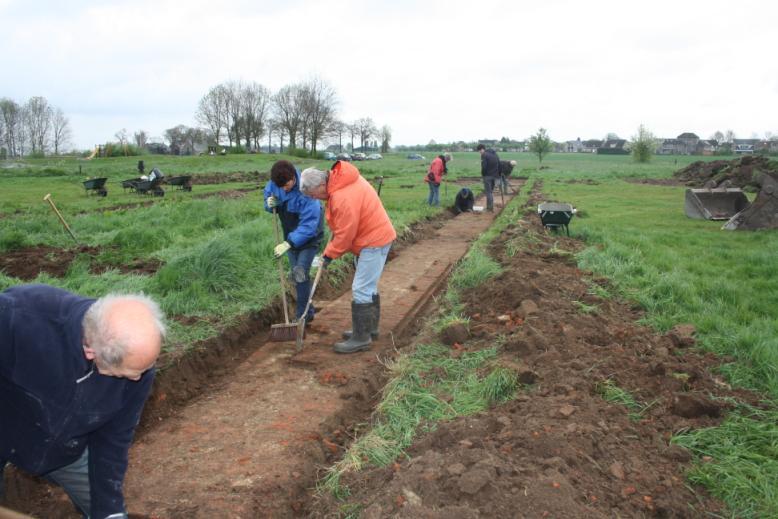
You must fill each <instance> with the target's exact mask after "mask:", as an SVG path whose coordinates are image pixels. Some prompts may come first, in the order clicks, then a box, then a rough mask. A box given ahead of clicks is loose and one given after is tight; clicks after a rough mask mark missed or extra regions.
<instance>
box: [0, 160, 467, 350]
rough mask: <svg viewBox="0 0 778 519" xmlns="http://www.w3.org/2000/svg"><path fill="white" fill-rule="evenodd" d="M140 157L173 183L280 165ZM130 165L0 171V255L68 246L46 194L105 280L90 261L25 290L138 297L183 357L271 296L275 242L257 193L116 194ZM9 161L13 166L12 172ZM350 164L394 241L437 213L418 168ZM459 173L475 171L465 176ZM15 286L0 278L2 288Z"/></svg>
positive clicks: (343, 268)
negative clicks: (94, 252)
mask: <svg viewBox="0 0 778 519" xmlns="http://www.w3.org/2000/svg"><path fill="white" fill-rule="evenodd" d="M140 158H142V159H143V160H144V161H145V162H146V168H147V171H148V170H150V169H151V168H152V167H155V166H156V167H159V168H160V169H161V170H162V171H163V172H164V173H165V174H166V175H167V176H173V175H176V174H183V173H187V174H189V173H191V174H195V175H196V174H199V173H216V172H224V173H231V172H240V171H259V172H265V173H266V172H267V171H268V170H269V169H270V166H271V165H272V163H273V162H274V161H275V160H278V159H280V158H289V157H284V156H275V155H236V156H227V157H166V156H144V157H140ZM137 160H138V157H129V158H118V159H93V160H91V161H84V160H76V159H67V160H47V159H38V160H30V161H24V162H20V163H19V162H11V161H5V162H4V163H0V186H2V187H3V189H0V214H2V215H3V216H2V217H0V253H3V252H6V251H9V250H14V249H19V248H23V247H29V246H33V245H47V246H53V247H58V248H69V247H72V246H73V240H72V239H71V237H70V236H69V235H68V234H66V233H65V232H64V230H63V228H62V226H61V224H60V222H59V221H58V220H57V217H56V216H55V215H54V213H53V212H52V210H51V209H50V207H49V206H48V204H46V203H45V202H44V201H43V196H44V195H45V194H46V193H52V195H53V197H54V200H55V202H56V204H57V206H58V208H59V209H60V211H61V213H62V215H63V216H64V218H65V219H66V221H67V222H68V224H69V225H70V227H71V229H72V230H73V232H74V233H75V235H76V237H77V238H78V240H79V243H81V244H86V245H90V246H95V247H99V248H100V254H99V255H98V256H97V258H96V259H95V261H96V262H97V263H98V264H99V265H100V266H102V267H103V268H107V271H106V272H105V273H103V274H100V275H96V274H92V273H90V272H89V264H88V261H87V260H86V259H85V258H83V259H79V260H78V261H76V262H74V264H73V265H72V266H71V268H70V270H69V272H68V274H67V276H66V277H64V278H62V279H54V278H51V277H49V276H46V275H39V276H38V278H37V279H35V280H33V281H34V282H41V283H48V284H52V285H56V286H60V287H63V288H66V289H69V290H72V291H74V292H78V293H81V294H84V295H89V296H100V295H103V294H105V293H108V292H127V291H133V292H136V291H142V292H145V293H147V294H149V295H151V296H153V297H155V298H156V299H157V300H159V302H160V304H161V306H162V308H163V310H164V311H165V312H166V313H167V314H168V315H169V316H182V317H187V319H186V322H188V323H193V324H187V325H186V326H184V325H181V324H179V323H178V322H177V321H176V320H171V334H170V336H169V340H168V341H167V343H166V345H165V349H166V351H182V350H185V349H187V348H188V347H189V346H190V345H191V344H193V343H194V342H195V341H199V340H202V339H206V338H209V337H212V336H214V335H216V334H218V333H219V332H220V331H221V330H223V329H225V328H226V327H228V326H230V325H231V324H232V323H235V322H236V321H237V320H238V319H239V318H240V316H242V315H247V314H249V313H251V312H254V311H258V310H261V309H262V308H265V307H267V306H268V305H269V304H271V303H272V302H273V301H275V300H276V299H277V298H278V294H279V291H280V286H279V281H278V274H277V269H276V266H275V263H274V261H273V258H272V253H271V251H272V247H273V245H274V244H275V240H274V238H273V230H272V219H271V216H270V215H269V214H268V213H266V212H265V211H264V209H263V208H262V201H261V200H262V198H261V197H262V195H261V191H259V190H254V191H249V192H248V193H246V195H245V196H243V197H238V198H227V199H223V198H222V197H209V198H196V195H199V194H203V193H208V192H217V191H225V190H235V189H239V188H251V187H254V188H257V187H258V186H257V185H256V183H254V184H252V183H246V182H237V183H224V184H216V185H195V187H194V190H193V192H192V193H186V192H183V191H179V190H175V189H168V190H167V192H166V196H165V197H162V198H153V197H144V196H139V195H137V194H134V193H129V192H128V193H125V192H123V191H122V190H121V188H120V187H119V186H118V182H119V181H120V180H122V179H125V178H132V177H134V176H137V170H136V164H137ZM290 160H292V162H293V163H294V164H295V165H296V166H298V167H300V168H305V167H308V166H310V165H317V166H318V167H322V168H325V167H327V166H328V165H329V163H327V162H321V161H313V160H306V159H298V158H291V159H290ZM16 164H20V165H21V167H15V165H16ZM473 164H474V165H473V167H475V166H477V163H475V162H474V163H473ZM356 165H357V167H359V168H360V169H361V171H362V173H363V175H364V176H366V177H367V178H373V176H376V175H382V176H384V177H385V178H386V181H385V184H384V185H383V187H382V190H381V198H382V201H383V203H384V205H385V207H386V209H387V211H388V213H389V216H390V218H391V219H392V222H393V224H394V226H395V228H396V230H397V232H398V234H399V235H401V236H403V235H405V236H408V235H409V234H410V233H412V226H413V224H414V223H415V222H419V221H424V220H427V219H430V218H433V217H435V216H437V215H438V214H440V212H441V209H439V208H431V207H429V206H427V204H426V196H427V187H426V185H425V184H424V183H423V171H424V170H425V169H426V167H427V165H425V164H421V163H418V162H414V161H407V160H405V159H404V158H401V157H392V156H390V157H389V158H388V159H386V160H385V161H380V162H378V161H377V162H375V163H371V162H361V163H356ZM11 166H13V167H11ZM79 167H81V173H78V169H79ZM460 173H462V174H463V175H465V176H467V175H472V174H475V172H474V171H470V170H468V169H467V168H465V167H463V168H462V169H461V171H460ZM87 175H88V176H107V177H109V184H108V189H109V194H108V196H107V197H105V198H103V197H96V196H86V195H85V193H84V190H83V187H82V184H81V182H82V180H83V179H84V178H85V177H86V176H87ZM452 175H454V172H452ZM264 184H265V183H264V182H262V185H261V187H264ZM401 186H411V187H410V188H408V187H401ZM455 192H456V190H455V189H454V187H453V186H452V187H451V189H450V191H449V193H448V197H447V198H446V197H445V196H443V203H446V202H448V203H451V202H452V201H453V198H454V195H455ZM139 204H149V205H139ZM128 205H129V207H127V206H128ZM150 259H154V260H158V261H160V262H162V264H163V266H162V268H160V269H159V271H158V272H156V273H155V274H154V275H151V276H149V275H133V274H126V273H122V272H121V271H120V270H119V267H120V266H123V265H126V264H129V263H131V262H134V261H136V260H150ZM349 261H350V257H348V256H347V257H344V258H343V259H342V260H338V261H336V262H334V263H333V265H332V266H331V267H330V269H329V276H330V279H331V280H333V281H335V282H338V281H342V280H343V279H344V278H345V276H346V272H347V270H348V268H347V267H348V262H349ZM21 282H22V281H21V280H19V279H16V278H11V277H8V276H7V275H3V274H2V273H0V289H4V288H6V287H8V286H11V285H15V284H19V283H21Z"/></svg>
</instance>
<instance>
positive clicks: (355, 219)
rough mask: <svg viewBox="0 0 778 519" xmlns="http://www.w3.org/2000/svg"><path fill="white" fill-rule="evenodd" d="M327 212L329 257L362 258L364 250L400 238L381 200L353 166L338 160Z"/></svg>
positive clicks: (329, 191) (329, 186)
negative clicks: (349, 253) (360, 255)
mask: <svg viewBox="0 0 778 519" xmlns="http://www.w3.org/2000/svg"><path fill="white" fill-rule="evenodd" d="M327 194H328V195H329V200H327V210H326V211H325V213H324V216H325V218H327V225H329V226H330V231H332V239H331V240H330V242H329V243H328V244H327V247H326V248H325V249H324V255H325V256H327V257H328V258H331V259H335V258H339V257H340V256H342V255H343V254H344V253H346V252H352V253H354V254H356V255H359V252H360V251H361V250H362V249H364V248H365V247H383V246H384V245H388V244H390V243H391V242H392V241H394V239H395V238H397V233H396V232H395V231H394V227H392V222H391V221H390V220H389V215H388V214H386V209H384V206H383V204H381V199H380V198H378V194H377V193H376V192H375V189H373V186H371V185H370V182H368V181H367V180H365V179H364V178H363V177H362V175H360V174H359V170H358V169H357V168H356V167H355V166H354V165H353V164H351V163H349V162H344V161H338V162H336V163H335V165H334V166H333V167H332V170H331V171H330V176H329V179H328V181H327Z"/></svg>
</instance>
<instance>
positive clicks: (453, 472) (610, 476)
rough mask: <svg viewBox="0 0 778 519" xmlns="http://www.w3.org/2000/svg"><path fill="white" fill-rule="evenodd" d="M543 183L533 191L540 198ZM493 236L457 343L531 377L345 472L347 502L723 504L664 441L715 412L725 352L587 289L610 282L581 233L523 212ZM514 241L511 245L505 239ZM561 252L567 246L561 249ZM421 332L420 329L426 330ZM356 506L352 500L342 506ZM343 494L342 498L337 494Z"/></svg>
mask: <svg viewBox="0 0 778 519" xmlns="http://www.w3.org/2000/svg"><path fill="white" fill-rule="evenodd" d="M540 200H541V197H539V196H537V197H535V198H534V199H533V200H531V201H530V203H529V205H530V206H531V205H534V204H536V203H537V202H538V201H540ZM528 218H529V220H527V219H526V218H525V219H524V220H522V221H520V222H517V224H516V225H514V226H512V227H510V228H508V229H507V230H506V231H505V232H504V233H503V234H502V236H501V237H500V238H499V239H497V240H495V241H494V242H493V243H494V245H493V247H492V249H491V251H490V252H491V254H492V255H493V256H494V257H495V258H497V259H498V260H499V262H500V263H501V264H502V265H503V267H504V268H505V271H504V272H503V274H501V275H500V276H499V277H498V278H496V279H495V280H494V281H493V282H490V283H488V284H486V285H485V286H482V287H480V288H478V289H476V290H473V291H471V292H469V293H468V294H466V295H465V296H464V301H465V302H466V303H467V314H468V315H469V316H470V317H471V332H472V338H471V339H469V340H467V341H466V342H464V343H461V344H459V343H457V345H456V347H454V348H452V355H460V354H461V348H462V347H464V350H465V351H467V350H476V349H479V348H483V347H487V346H490V345H493V344H495V343H502V344H503V348H502V354H501V362H502V363H503V364H504V365H505V366H508V367H510V368H512V369H515V370H516V372H517V373H518V374H519V377H520V380H522V381H523V382H525V383H527V384H530V386H529V387H527V388H525V389H524V390H522V391H521V392H520V393H519V394H518V396H517V398H516V399H515V400H512V401H510V402H509V403H507V404H504V405H502V406H500V407H497V408H494V409H492V410H490V411H488V412H484V413H481V414H479V415H476V416H472V417H465V418H459V419H456V420H453V421H451V422H448V423H442V424H439V425H438V426H437V428H436V429H435V430H434V432H431V433H428V434H426V435H423V436H421V437H420V438H419V439H418V441H417V442H416V443H415V444H414V445H413V446H412V448H411V449H409V451H408V458H407V459H403V460H398V462H397V463H395V464H393V465H391V466H388V467H385V468H375V469H371V470H367V471H364V472H363V473H360V474H356V475H353V474H352V475H349V476H347V477H346V478H345V480H342V483H343V484H345V485H347V486H349V488H350V490H351V497H349V498H348V499H347V501H346V502H337V501H334V500H333V499H332V498H325V499H322V500H321V501H318V502H317V503H316V505H315V507H314V510H313V515H315V516H317V517H334V516H337V514H338V513H339V512H340V511H342V510H344V509H350V510H354V508H353V506H358V507H359V509H360V510H361V512H362V514H361V515H360V517H365V518H379V517H409V518H410V517H414V518H416V517H424V518H450V517H457V518H459V517H463V518H469V517H473V518H476V517H539V518H543V517H560V518H567V517H701V516H704V515H706V514H707V513H713V514H715V513H719V512H721V511H722V508H723V507H722V505H721V503H719V502H718V501H716V500H715V499H713V498H711V497H710V496H708V495H707V494H706V493H705V492H704V491H703V490H702V489H700V488H693V487H691V486H689V485H688V483H687V482H686V481H685V479H684V471H685V469H686V468H687V467H688V464H689V462H690V460H691V455H690V453H689V452H687V451H685V450H684V449H682V448H680V447H678V446H674V445H670V444H669V439H670V437H671V435H672V434H673V433H674V432H676V431H679V430H682V429H684V428H692V429H694V428H700V427H707V426H711V425H715V424H716V423H718V422H719V421H720V420H721V416H722V415H723V414H724V411H725V410H726V408H727V405H726V404H725V403H724V402H723V401H722V400H720V399H719V397H724V396H736V397H737V398H739V399H742V400H746V401H749V402H751V403H753V404H756V403H757V399H756V398H755V397H754V396H753V395H751V394H748V393H746V392H741V391H733V390H731V389H730V388H729V387H728V386H727V385H726V384H725V383H724V382H722V381H721V380H719V379H718V378H717V377H716V376H715V375H713V374H712V368H713V367H715V366H716V365H717V364H718V363H719V362H721V359H720V358H716V357H714V356H713V355H706V354H702V353H700V352H698V351H695V350H692V349H687V348H688V346H691V345H692V344H693V343H694V338H693V332H694V328H693V327H692V326H689V325H686V326H679V327H677V328H675V329H674V330H673V332H672V333H670V334H667V335H657V334H655V333H654V332H653V331H652V330H650V329H648V328H645V327H642V326H638V325H637V324H636V323H635V321H636V320H637V319H638V318H639V317H640V316H641V315H640V312H639V311H638V310H637V309H635V308H633V307H632V306H631V305H628V304H625V303H623V302H619V301H616V300H614V299H602V298H600V297H598V296H596V295H593V294H592V293H591V292H592V291H591V290H590V287H591V286H592V285H593V284H595V285H600V286H603V287H607V281H606V280H604V279H601V278H595V277H593V276H592V275H591V274H590V273H586V272H582V271H581V270H579V269H578V268H577V267H576V266H575V263H574V261H573V259H572V256H571V255H570V254H569V253H568V252H569V251H575V250H578V249H579V248H580V247H581V244H580V243H578V242H576V241H575V240H572V239H570V238H566V237H564V236H561V235H551V234H547V233H546V232H545V231H543V229H542V227H541V226H540V224H539V222H538V220H537V217H535V216H534V215H533V216H529V217H528ZM509 243H513V244H520V245H521V246H520V247H518V252H516V253H515V254H514V255H513V256H510V255H509V253H508V251H509V250H515V249H514V248H513V247H506V244H509ZM566 251H567V252H566ZM424 339H425V338H424V337H422V338H421V340H424ZM607 380H610V381H612V383H613V384H615V385H616V386H618V387H621V388H623V389H626V390H627V391H629V392H630V393H631V394H632V395H633V396H634V397H635V399H636V400H637V401H639V402H642V403H644V404H646V406H647V408H646V410H645V411H644V412H642V413H641V414H639V415H635V416H634V417H630V416H629V410H628V409H626V408H625V407H624V406H622V405H619V404H614V403H609V402H607V401H605V400H604V399H603V398H602V396H601V388H602V387H604V386H603V384H604V383H605V381H607ZM349 505H352V508H345V507H347V506H349ZM344 506H345V507H344Z"/></svg>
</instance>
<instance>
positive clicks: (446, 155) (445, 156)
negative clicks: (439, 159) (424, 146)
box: [443, 153, 451, 162]
mask: <svg viewBox="0 0 778 519" xmlns="http://www.w3.org/2000/svg"><path fill="white" fill-rule="evenodd" d="M443 159H444V160H445V161H446V162H449V161H450V160H451V154H450V153H444V154H443Z"/></svg>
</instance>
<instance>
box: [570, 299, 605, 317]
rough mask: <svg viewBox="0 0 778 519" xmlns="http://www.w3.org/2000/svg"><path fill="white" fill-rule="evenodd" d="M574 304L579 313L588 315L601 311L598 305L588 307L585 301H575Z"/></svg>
mask: <svg viewBox="0 0 778 519" xmlns="http://www.w3.org/2000/svg"><path fill="white" fill-rule="evenodd" d="M573 304H574V305H575V307H576V308H577V309H578V311H579V312H581V313H582V314H586V315H593V314H597V313H598V312H599V311H600V307H599V306H597V305H587V304H586V303H584V302H583V301H573Z"/></svg>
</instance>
